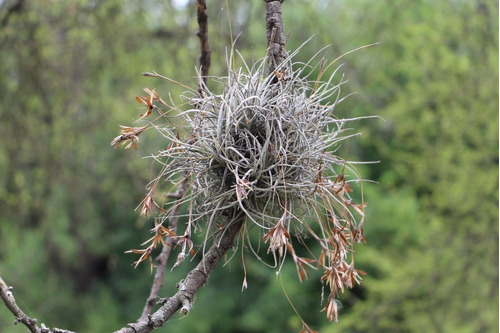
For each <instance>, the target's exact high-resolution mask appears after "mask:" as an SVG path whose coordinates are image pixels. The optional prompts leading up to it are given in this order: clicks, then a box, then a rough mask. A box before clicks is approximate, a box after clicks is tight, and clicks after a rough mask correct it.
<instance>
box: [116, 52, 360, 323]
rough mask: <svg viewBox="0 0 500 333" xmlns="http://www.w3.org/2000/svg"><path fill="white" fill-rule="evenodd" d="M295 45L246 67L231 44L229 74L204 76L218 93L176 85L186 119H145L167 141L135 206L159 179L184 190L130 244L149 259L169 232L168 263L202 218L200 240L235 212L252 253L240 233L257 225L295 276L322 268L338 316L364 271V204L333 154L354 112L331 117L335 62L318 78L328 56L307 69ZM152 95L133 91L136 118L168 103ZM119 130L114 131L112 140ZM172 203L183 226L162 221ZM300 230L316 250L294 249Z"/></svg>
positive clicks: (329, 307)
mask: <svg viewBox="0 0 500 333" xmlns="http://www.w3.org/2000/svg"><path fill="white" fill-rule="evenodd" d="M296 54H297V51H295V52H293V53H292V54H291V55H290V56H289V57H288V58H287V59H286V60H285V61H284V62H283V63H282V64H281V65H280V66H278V67H277V68H276V70H275V71H273V73H270V74H267V70H266V68H267V66H266V59H261V60H260V61H258V62H257V63H256V64H255V65H253V66H251V67H249V66H248V65H247V64H246V63H245V62H244V60H243V66H242V67H239V68H236V67H235V66H234V63H233V61H232V59H233V54H231V55H230V56H229V57H228V59H229V60H228V62H227V75H226V76H223V77H212V78H211V81H212V82H211V84H213V85H214V86H218V87H219V88H220V89H221V90H222V92H221V93H215V92H213V91H212V90H210V89H209V88H208V86H206V85H204V84H201V89H200V91H198V92H196V91H194V90H192V91H187V92H186V93H185V94H184V95H183V97H184V98H185V99H186V100H187V104H188V105H189V106H190V107H189V108H188V109H187V110H179V109H177V108H175V109H176V111H177V117H180V118H181V120H182V123H184V124H185V126H184V127H182V128H181V127H179V126H176V127H174V126H168V125H164V124H163V125H156V124H155V123H153V122H150V123H149V124H148V128H156V129H157V130H158V132H159V133H161V135H162V136H163V137H164V138H165V139H166V140H167V142H168V147H167V148H166V149H164V150H162V151H160V152H159V153H158V154H157V155H154V156H153V158H154V159H155V160H156V161H158V163H160V164H161V165H162V168H161V172H160V173H159V174H158V176H157V177H156V178H155V179H154V180H153V181H152V182H151V184H150V186H149V193H148V195H147V196H146V199H145V200H144V201H143V208H142V212H146V214H147V213H148V212H150V211H151V210H156V208H158V207H159V206H160V205H158V204H157V203H156V202H155V200H154V196H153V195H152V194H151V193H154V190H155V187H156V186H157V185H158V184H159V182H160V180H161V181H164V182H169V183H172V184H177V185H179V186H187V190H186V191H185V192H184V195H183V196H182V197H177V198H176V199H175V200H174V201H172V202H171V203H170V204H169V205H167V206H166V207H163V208H162V209H161V210H160V213H159V216H158V217H157V219H156V222H155V227H154V228H153V229H152V232H153V233H154V236H153V237H152V238H151V239H150V240H149V242H148V241H147V242H145V243H144V245H146V244H147V247H146V248H145V249H144V250H132V252H134V253H139V254H141V255H142V256H141V258H140V259H139V260H138V262H140V261H143V260H146V259H150V258H149V256H150V254H151V252H152V250H153V248H154V247H156V246H157V245H159V244H161V243H162V240H164V239H166V238H167V237H174V238H176V239H177V245H178V246H179V244H181V245H182V251H181V253H180V254H179V256H178V260H177V262H176V264H175V266H176V265H178V264H179V263H180V262H181V261H182V260H183V259H184V258H185V257H187V256H188V255H189V254H190V253H191V254H192V253H193V248H194V245H193V242H192V240H191V235H192V232H193V230H194V229H195V228H204V230H205V232H206V235H207V236H206V238H205V241H204V242H203V245H205V244H206V242H207V240H208V238H210V237H211V236H213V235H214V233H219V232H224V230H225V228H226V227H227V226H228V225H230V224H231V223H234V222H235V221H236V220H238V219H242V218H243V219H245V225H244V227H243V228H242V229H241V233H242V237H241V239H243V240H245V244H246V245H248V248H250V249H251V250H252V251H254V253H255V254H257V251H256V250H254V248H255V247H254V245H253V244H252V241H251V240H250V239H251V238H250V237H249V236H248V234H249V233H250V231H252V230H257V232H258V233H259V234H260V239H262V241H263V242H264V243H265V244H267V247H268V253H270V254H271V255H272V256H273V258H274V260H275V266H276V267H278V269H279V268H281V264H282V263H283V260H284V259H285V257H286V255H287V254H289V255H290V256H291V257H292V260H293V262H294V263H295V265H296V267H297V273H298V276H299V279H300V280H301V281H302V280H304V279H306V278H307V277H308V276H309V273H308V269H317V268H318V267H319V268H320V269H322V270H323V272H324V274H323V276H322V278H321V280H322V282H323V283H324V284H325V285H326V286H328V287H329V290H330V293H329V295H328V297H327V303H326V305H325V308H324V309H323V310H324V311H326V314H327V317H328V319H329V320H335V321H337V312H338V310H337V301H336V298H337V296H338V293H339V291H343V290H344V287H348V288H352V287H353V286H354V285H355V284H356V283H359V282H360V280H361V278H360V274H363V272H361V271H359V270H357V269H355V268H354V257H353V244H354V243H356V242H363V241H364V236H363V222H364V207H365V204H364V203H360V204H357V203H354V202H353V199H352V198H351V196H350V193H351V191H352V187H351V185H350V184H351V183H352V182H356V181H359V180H356V179H353V180H350V179H349V178H348V177H347V176H346V173H345V171H346V169H349V168H350V165H351V164H350V163H349V162H348V161H346V160H345V159H344V158H342V157H340V156H338V155H336V152H337V151H338V149H339V148H340V147H341V145H342V143H343V142H345V141H346V140H347V139H348V138H350V137H352V136H354V135H356V134H349V132H348V130H347V129H346V127H345V125H346V123H348V122H350V121H353V120H356V119H357V118H353V119H338V118H337V117H335V114H334V110H335V107H336V106H337V104H338V103H340V102H341V101H342V99H343V97H342V96H341V86H342V84H343V83H344V81H343V78H341V79H340V82H338V83H335V82H334V78H335V77H336V74H337V70H335V71H334V73H333V74H332V75H330V76H328V78H327V79H326V80H322V77H323V76H325V75H324V74H325V72H326V70H327V68H328V67H330V66H324V65H325V62H320V63H319V65H318V67H319V68H318V69H319V72H320V75H319V76H318V77H317V78H316V79H311V75H312V74H308V73H312V72H313V70H312V66H311V62H312V60H311V61H310V62H308V63H300V62H294V60H293V59H294V56H295V55H296ZM313 59H314V58H313ZM330 65H331V64H330ZM147 74H148V75H147V76H160V75H158V74H154V75H153V74H151V73H147ZM200 82H202V80H201V78H200ZM150 95H151V97H150V98H147V97H142V98H140V99H138V101H139V102H140V103H141V104H143V105H146V106H147V107H148V111H149V112H148V113H147V114H143V115H141V116H142V118H145V117H147V116H148V115H149V113H151V111H152V110H154V109H155V108H157V107H155V106H154V102H155V101H161V102H162V104H165V105H166V103H165V102H164V101H163V100H161V98H160V97H159V96H158V94H157V93H156V91H154V90H153V91H151V90H150ZM158 109H159V108H158ZM160 115H163V116H165V114H164V113H160ZM143 121H144V119H143ZM145 128H146V127H143V128H142V127H141V128H140V129H141V130H143V129H145ZM127 134H128V132H126V133H125V134H124V135H127ZM138 134H139V133H135V132H134V135H135V136H133V137H131V138H132V139H134V138H137V135H138ZM124 139H127V137H124V136H123V135H122V137H121V138H120V140H115V141H116V142H115V145H118V144H119V142H121V141H123V140H124ZM132 142H133V143H132V145H133V146H134V148H135V141H132ZM179 205H186V206H187V209H186V210H185V211H186V213H185V215H183V216H184V217H186V218H187V221H188V222H187V227H186V230H185V232H184V234H183V235H182V236H177V235H176V234H175V233H174V232H172V231H169V230H168V228H167V226H164V225H163V224H164V222H165V221H166V220H167V219H168V218H169V217H171V215H172V212H175V211H176V210H174V208H175V207H177V206H179ZM305 238H309V239H310V240H313V241H316V242H317V243H318V244H319V249H320V250H319V253H317V254H313V253H312V251H308V252H309V253H310V257H307V258H306V257H301V256H299V254H298V252H297V251H296V247H297V246H303V245H304V244H305V243H304V239H305ZM245 284H246V279H245V282H244V285H245Z"/></svg>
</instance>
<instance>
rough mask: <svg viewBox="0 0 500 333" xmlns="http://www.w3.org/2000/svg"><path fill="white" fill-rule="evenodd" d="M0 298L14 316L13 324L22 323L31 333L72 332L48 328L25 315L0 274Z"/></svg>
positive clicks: (70, 332) (10, 288)
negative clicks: (39, 325)
mask: <svg viewBox="0 0 500 333" xmlns="http://www.w3.org/2000/svg"><path fill="white" fill-rule="evenodd" d="M0 298H2V300H3V302H4V303H5V306H6V307H7V308H8V309H9V310H10V312H12V314H13V315H14V317H15V320H14V324H18V323H22V324H24V326H26V327H27V328H28V329H29V330H30V332H32V333H74V332H72V331H68V330H64V329H60V328H53V329H49V328H47V327H46V326H45V324H43V323H42V325H41V327H38V325H37V324H36V322H37V320H36V319H33V318H31V317H29V316H28V315H26V314H25V313H24V312H23V310H21V309H20V308H19V306H18V305H17V303H16V299H15V298H14V294H13V293H12V287H9V286H8V285H7V284H6V283H5V281H4V280H3V279H2V277H1V276H0Z"/></svg>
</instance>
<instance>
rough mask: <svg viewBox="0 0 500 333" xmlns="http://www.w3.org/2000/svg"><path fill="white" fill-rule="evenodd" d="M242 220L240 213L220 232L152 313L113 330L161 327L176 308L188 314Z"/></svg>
mask: <svg viewBox="0 0 500 333" xmlns="http://www.w3.org/2000/svg"><path fill="white" fill-rule="evenodd" d="M244 221H245V219H244V216H242V214H240V216H239V217H238V218H237V219H235V220H234V221H233V222H232V223H231V224H229V225H228V226H227V228H225V229H223V230H222V231H221V233H220V234H219V235H218V236H217V237H216V239H215V240H214V243H213V244H212V247H210V249H209V250H208V251H207V253H205V255H204V256H203V259H202V260H201V261H200V263H199V264H198V265H197V266H196V267H195V268H194V269H193V270H191V272H189V274H188V275H187V277H186V279H184V280H182V281H181V282H179V284H178V288H179V291H178V292H177V293H176V294H175V295H174V296H172V297H170V298H165V299H163V300H162V303H163V305H162V306H161V307H160V308H159V309H158V310H157V311H156V312H155V313H153V314H152V315H149V316H147V318H145V319H142V320H139V321H138V322H137V323H133V324H128V325H127V327H124V328H122V329H120V330H118V331H116V332H115V333H148V332H151V331H153V330H155V329H157V328H159V327H161V326H163V325H164V324H165V323H166V322H167V320H168V319H169V318H170V317H171V316H172V315H173V314H175V313H176V312H177V311H178V310H180V311H181V312H182V313H183V314H188V313H189V311H190V310H191V307H192V304H193V301H194V295H195V294H196V292H197V291H198V289H200V288H201V286H203V285H204V284H205V283H206V282H207V280H208V276H209V275H210V272H212V270H213V269H214V268H215V266H216V265H217V263H218V262H219V261H220V260H221V258H222V257H223V256H224V255H225V254H226V252H227V251H228V250H229V249H230V248H232V247H233V242H234V239H235V237H236V235H237V234H238V232H239V231H240V229H241V226H242V225H243V223H244Z"/></svg>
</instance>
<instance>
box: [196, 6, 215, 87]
mask: <svg viewBox="0 0 500 333" xmlns="http://www.w3.org/2000/svg"><path fill="white" fill-rule="evenodd" d="M198 26H199V30H198V33H197V34H196V35H197V36H198V37H199V38H200V48H201V54H200V68H201V78H202V80H203V84H205V85H206V84H207V76H208V71H209V69H210V61H211V58H212V50H211V49H210V43H209V40H208V11H207V4H206V2H205V0H198ZM198 92H199V93H201V92H202V83H201V82H200V86H199V88H198Z"/></svg>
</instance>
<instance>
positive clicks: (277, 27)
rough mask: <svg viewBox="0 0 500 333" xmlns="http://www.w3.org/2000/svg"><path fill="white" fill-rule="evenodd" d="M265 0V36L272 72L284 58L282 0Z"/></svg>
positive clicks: (284, 41) (270, 71)
mask: <svg viewBox="0 0 500 333" xmlns="http://www.w3.org/2000/svg"><path fill="white" fill-rule="evenodd" d="M264 1H265V2H266V37H267V56H268V57H269V74H271V73H273V72H274V70H275V69H276V67H278V66H279V65H280V64H281V63H282V62H283V60H284V59H285V56H286V53H285V43H286V37H285V26H284V24H283V14H282V12H281V3H282V2H283V1H284V0H264Z"/></svg>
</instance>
